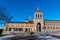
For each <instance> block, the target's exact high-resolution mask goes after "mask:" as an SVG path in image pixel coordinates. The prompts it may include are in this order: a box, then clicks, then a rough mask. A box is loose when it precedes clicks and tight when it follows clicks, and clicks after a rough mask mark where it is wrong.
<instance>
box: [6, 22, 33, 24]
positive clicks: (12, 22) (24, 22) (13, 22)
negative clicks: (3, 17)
mask: <svg viewBox="0 0 60 40" xmlns="http://www.w3.org/2000/svg"><path fill="white" fill-rule="evenodd" d="M6 23H31V24H32V23H33V22H6Z"/></svg>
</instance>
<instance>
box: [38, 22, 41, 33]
mask: <svg viewBox="0 0 60 40" xmlns="http://www.w3.org/2000/svg"><path fill="white" fill-rule="evenodd" d="M37 31H38V32H41V24H40V23H37Z"/></svg>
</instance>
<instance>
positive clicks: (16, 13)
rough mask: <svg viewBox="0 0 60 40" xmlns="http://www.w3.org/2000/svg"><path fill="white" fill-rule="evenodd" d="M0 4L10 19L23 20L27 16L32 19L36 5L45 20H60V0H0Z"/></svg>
mask: <svg viewBox="0 0 60 40" xmlns="http://www.w3.org/2000/svg"><path fill="white" fill-rule="evenodd" d="M0 6H3V7H5V8H7V11H8V12H9V14H10V15H11V16H13V19H12V21H19V22H20V21H24V20H25V19H26V18H29V16H32V19H34V12H35V11H36V8H37V6H39V8H40V10H41V11H42V13H43V18H44V19H45V20H60V0H0Z"/></svg>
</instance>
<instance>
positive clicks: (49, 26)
mask: <svg viewBox="0 0 60 40" xmlns="http://www.w3.org/2000/svg"><path fill="white" fill-rule="evenodd" d="M45 27H46V32H60V21H59V20H56V21H55V20H51V21H47V20H46V21H45Z"/></svg>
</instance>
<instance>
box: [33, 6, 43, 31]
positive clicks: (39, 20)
mask: <svg viewBox="0 0 60 40" xmlns="http://www.w3.org/2000/svg"><path fill="white" fill-rule="evenodd" d="M34 27H35V30H36V31H37V32H42V31H43V30H42V28H43V27H44V20H43V16H42V12H41V11H40V10H39V7H38V8H37V9H36V11H35V13H34Z"/></svg>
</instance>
